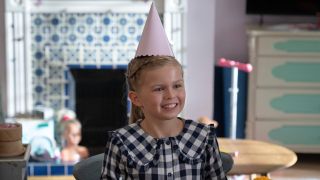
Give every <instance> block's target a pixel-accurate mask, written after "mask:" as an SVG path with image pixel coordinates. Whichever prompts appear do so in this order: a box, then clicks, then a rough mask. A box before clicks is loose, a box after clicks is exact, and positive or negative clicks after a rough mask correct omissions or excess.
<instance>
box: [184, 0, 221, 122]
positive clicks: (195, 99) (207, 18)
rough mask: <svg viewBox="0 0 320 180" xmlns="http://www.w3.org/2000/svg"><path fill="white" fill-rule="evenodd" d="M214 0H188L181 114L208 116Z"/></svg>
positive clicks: (211, 109) (186, 116) (210, 109)
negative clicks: (183, 96) (185, 93)
mask: <svg viewBox="0 0 320 180" xmlns="http://www.w3.org/2000/svg"><path fill="white" fill-rule="evenodd" d="M214 7H215V1H213V0H201V1H197V0H195V1H193V0H192V1H188V13H187V19H188V20H187V71H186V86H187V89H186V90H187V101H186V106H185V109H184V117H185V118H191V119H194V120H195V119H197V118H198V117H199V116H203V115H205V116H208V117H212V112H213V64H214V44H213V42H214V36H213V35H214V34H213V29H214Z"/></svg>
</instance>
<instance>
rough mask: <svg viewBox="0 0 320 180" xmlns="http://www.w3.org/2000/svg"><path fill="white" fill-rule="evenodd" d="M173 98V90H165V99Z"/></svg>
mask: <svg viewBox="0 0 320 180" xmlns="http://www.w3.org/2000/svg"><path fill="white" fill-rule="evenodd" d="M174 96H175V92H174V90H173V89H172V88H168V89H167V93H166V97H167V98H168V99H171V98H173V97H174Z"/></svg>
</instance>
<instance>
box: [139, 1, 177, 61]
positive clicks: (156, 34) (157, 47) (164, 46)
mask: <svg viewBox="0 0 320 180" xmlns="http://www.w3.org/2000/svg"><path fill="white" fill-rule="evenodd" d="M157 55H160V56H174V55H173V52H172V50H171V47H170V44H169V41H168V38H167V35H166V33H165V31H164V28H163V26H162V23H161V21H160V17H159V14H158V11H157V9H156V7H155V5H154V3H152V4H151V8H150V11H149V15H148V18H147V21H146V24H145V25H144V29H143V32H142V36H141V39H140V42H139V45H138V49H137V51H136V55H135V57H139V56H157Z"/></svg>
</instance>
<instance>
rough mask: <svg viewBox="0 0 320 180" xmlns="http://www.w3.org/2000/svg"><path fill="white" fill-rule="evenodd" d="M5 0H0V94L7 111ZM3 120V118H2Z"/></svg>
mask: <svg viewBox="0 0 320 180" xmlns="http://www.w3.org/2000/svg"><path fill="white" fill-rule="evenodd" d="M4 7H5V6H4V0H0V95H1V100H2V102H1V103H0V108H1V105H2V107H3V111H4V112H5V111H6V110H5V108H6V107H5V104H6V88H5V87H6V83H5V82H6V81H5V79H6V63H5V62H6V55H5V52H6V48H5V42H6V41H5V21H4V19H5V15H4V12H5V11H4ZM0 121H1V119H0Z"/></svg>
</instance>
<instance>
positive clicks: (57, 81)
mask: <svg viewBox="0 0 320 180" xmlns="http://www.w3.org/2000/svg"><path fill="white" fill-rule="evenodd" d="M146 18H147V14H146V13H111V12H106V13H32V14H31V21H32V26H31V37H32V39H33V40H32V41H31V42H32V55H33V56H32V68H33V71H32V72H33V74H32V77H33V78H32V80H33V82H32V83H33V89H34V93H33V99H34V105H45V106H48V107H51V108H53V109H55V110H59V109H62V108H70V109H74V110H75V111H76V113H77V117H78V118H79V120H80V121H81V123H82V125H83V131H82V135H83V139H82V142H81V143H82V144H83V145H85V146H87V147H88V148H89V150H90V151H91V153H92V154H96V153H98V152H103V150H102V149H101V148H103V147H104V145H105V139H106V132H107V131H108V130H113V129H116V128H119V127H121V126H124V125H125V124H127V122H128V120H127V119H128V118H127V112H128V104H129V103H127V102H128V101H127V96H126V83H125V70H126V67H127V64H128V61H129V60H130V59H131V58H132V57H133V56H134V53H135V49H136V47H137V45H138V42H139V39H140V35H141V33H142V30H143V25H144V23H145V21H146ZM101 137H104V138H101ZM101 150H102V151H101Z"/></svg>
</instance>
